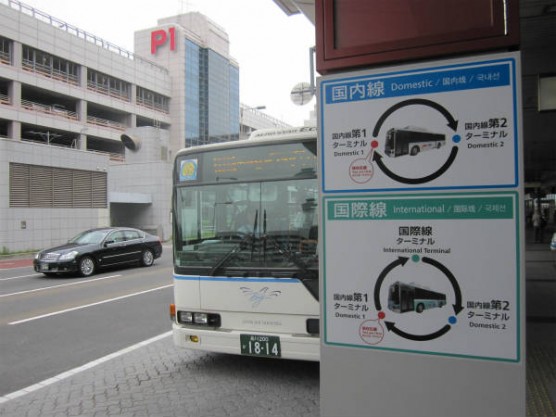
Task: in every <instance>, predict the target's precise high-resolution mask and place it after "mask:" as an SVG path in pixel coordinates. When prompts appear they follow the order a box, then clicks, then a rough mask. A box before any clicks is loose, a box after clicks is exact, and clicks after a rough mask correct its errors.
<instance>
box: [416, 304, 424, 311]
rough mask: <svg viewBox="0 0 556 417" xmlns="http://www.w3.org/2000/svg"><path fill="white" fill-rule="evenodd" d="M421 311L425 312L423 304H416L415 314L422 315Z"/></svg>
mask: <svg viewBox="0 0 556 417" xmlns="http://www.w3.org/2000/svg"><path fill="white" fill-rule="evenodd" d="M423 310H425V306H424V305H423V304H417V308H416V309H415V311H417V313H422V312H423Z"/></svg>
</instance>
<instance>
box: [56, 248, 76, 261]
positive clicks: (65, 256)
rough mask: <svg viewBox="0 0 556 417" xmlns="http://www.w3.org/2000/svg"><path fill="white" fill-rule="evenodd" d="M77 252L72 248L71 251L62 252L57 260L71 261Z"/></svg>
mask: <svg viewBox="0 0 556 417" xmlns="http://www.w3.org/2000/svg"><path fill="white" fill-rule="evenodd" d="M78 253H79V252H77V251H76V250H72V251H71V252H68V253H64V254H63V255H61V256H60V258H59V259H58V260H60V261H73V260H74V259H75V257H76V256H77V254H78Z"/></svg>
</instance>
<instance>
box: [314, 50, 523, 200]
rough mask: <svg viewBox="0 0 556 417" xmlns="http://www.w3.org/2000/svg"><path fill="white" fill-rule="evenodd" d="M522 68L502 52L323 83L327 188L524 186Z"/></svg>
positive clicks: (324, 179) (323, 154)
mask: <svg viewBox="0 0 556 417" xmlns="http://www.w3.org/2000/svg"><path fill="white" fill-rule="evenodd" d="M517 64H518V62H517V56H516V55H515V54H496V55H489V56H487V57H486V58H484V57H481V59H477V58H475V59H467V60H458V61H448V63H447V61H443V62H428V63H426V64H421V65H413V66H405V67H404V66H399V67H396V68H395V70H386V71H385V70H384V69H382V70H367V71H364V72H359V73H351V74H350V75H349V76H345V75H344V76H342V77H333V78H328V79H326V80H324V81H322V82H321V83H320V86H319V92H320V99H319V100H320V110H319V111H320V120H321V124H320V126H321V136H320V138H321V158H322V167H323V169H322V174H323V175H322V190H323V192H325V193H328V192H346V191H354V192H361V191H365V192H377V191H399V190H450V189H470V188H473V189H490V188H499V187H503V188H512V187H516V186H518V183H519V170H518V151H517V150H518V124H517V121H516V118H517V117H516V115H517V109H518V90H517V77H516V73H517V72H516V68H517ZM346 115H349V117H346Z"/></svg>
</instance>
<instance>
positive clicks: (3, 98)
mask: <svg viewBox="0 0 556 417" xmlns="http://www.w3.org/2000/svg"><path fill="white" fill-rule="evenodd" d="M0 104H12V103H10V97H8V96H7V95H5V94H2V93H0Z"/></svg>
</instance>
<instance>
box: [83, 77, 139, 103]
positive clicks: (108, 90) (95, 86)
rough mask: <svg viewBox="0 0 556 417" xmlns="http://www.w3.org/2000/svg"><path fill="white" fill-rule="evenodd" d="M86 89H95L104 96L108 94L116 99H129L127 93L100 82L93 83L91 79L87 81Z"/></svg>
mask: <svg viewBox="0 0 556 417" xmlns="http://www.w3.org/2000/svg"><path fill="white" fill-rule="evenodd" d="M87 90H91V91H96V92H97V93H100V94H104V95H105V96H110V97H112V98H116V99H118V100H123V101H126V102H128V103H129V102H130V101H131V100H130V98H129V94H128V93H127V94H126V93H124V92H122V91H120V90H116V89H114V88H108V87H105V86H103V85H100V84H95V83H93V82H91V81H88V82H87Z"/></svg>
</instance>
